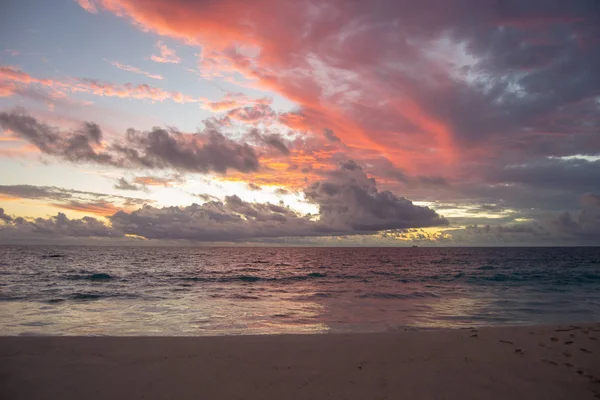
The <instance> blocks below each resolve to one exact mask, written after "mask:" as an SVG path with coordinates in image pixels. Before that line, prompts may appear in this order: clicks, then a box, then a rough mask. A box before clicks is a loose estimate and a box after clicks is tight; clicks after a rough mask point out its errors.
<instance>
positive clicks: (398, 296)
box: [358, 292, 440, 300]
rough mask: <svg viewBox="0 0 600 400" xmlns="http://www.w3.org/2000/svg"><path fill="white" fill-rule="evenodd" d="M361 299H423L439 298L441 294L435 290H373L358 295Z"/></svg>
mask: <svg viewBox="0 0 600 400" xmlns="http://www.w3.org/2000/svg"><path fill="white" fill-rule="evenodd" d="M358 297H359V298H361V299H398V300H408V299H422V298H427V297H431V298H438V297H440V295H439V294H437V293H433V292H412V293H389V292H372V293H364V294H361V295H360V296H358Z"/></svg>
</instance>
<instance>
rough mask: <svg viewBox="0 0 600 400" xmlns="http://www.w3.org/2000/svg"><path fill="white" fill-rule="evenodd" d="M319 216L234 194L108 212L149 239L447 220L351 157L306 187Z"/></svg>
mask: <svg viewBox="0 0 600 400" xmlns="http://www.w3.org/2000/svg"><path fill="white" fill-rule="evenodd" d="M305 194H306V197H307V199H308V200H309V201H311V202H314V203H315V204H317V205H318V206H319V214H318V215H299V214H298V213H296V212H295V211H293V210H292V209H290V208H288V207H285V206H282V205H277V204H271V203H249V202H246V201H243V200H242V199H240V198H239V197H238V196H227V197H226V198H225V200H224V201H219V200H216V199H211V198H206V199H205V200H207V201H206V203H204V204H202V205H198V204H193V205H191V206H188V207H165V208H158V207H152V206H144V207H143V208H141V209H139V210H136V211H132V212H118V213H116V214H115V215H113V216H111V217H110V220H111V222H112V225H113V227H114V228H116V229H119V230H121V231H123V232H125V233H127V234H134V235H138V236H143V237H147V238H154V239H187V240H199V241H210V240H213V241H239V240H248V239H252V238H274V237H304V236H330V235H356V234H364V233H373V232H377V231H380V230H385V229H407V228H417V227H426V226H437V225H446V224H447V223H448V222H447V221H446V220H445V219H444V218H443V217H440V216H439V215H437V214H436V213H435V212H434V211H433V210H431V209H429V208H427V207H420V206H416V205H414V204H412V202H410V201H409V200H407V199H405V198H402V197H398V196H396V195H394V194H392V193H391V192H379V191H378V190H377V187H376V184H375V181H374V180H372V179H369V178H368V177H367V176H366V174H365V173H364V171H363V170H362V168H361V167H360V166H358V165H357V164H356V163H354V162H353V161H348V162H346V163H343V164H341V166H340V169H339V170H337V171H336V172H335V173H332V174H331V175H330V177H329V178H328V179H327V180H324V181H322V182H318V183H315V184H313V185H311V186H310V187H308V188H307V189H306V192H305Z"/></svg>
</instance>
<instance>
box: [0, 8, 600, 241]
mask: <svg viewBox="0 0 600 400" xmlns="http://www.w3.org/2000/svg"><path fill="white" fill-rule="evenodd" d="M1 8H2V12H0V243H81V244H123V245H159V244H185V245H190V244H191V245H214V244H224V245H232V244H233V245H290V246H292V245H300V246H411V245H419V246H556V245H559V246H560V245H565V246H577V245H586V246H587V245H600V72H599V71H600V3H599V2H598V1H597V0H574V1H568V2H566V1H558V0H530V1H527V2H523V1H516V0H504V1H491V0H490V1H481V0H443V1H442V0H421V1H419V2H415V1H412V0H410V1H409V0H372V1H368V2H367V1H347V0H319V1H315V0H293V1H292V0H256V1H252V2H247V1H242V0H218V1H214V0H198V1H192V0H53V1H45V0H8V1H5V2H3V3H2V6H1Z"/></svg>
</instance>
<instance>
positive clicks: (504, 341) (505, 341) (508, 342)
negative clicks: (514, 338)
mask: <svg viewBox="0 0 600 400" xmlns="http://www.w3.org/2000/svg"><path fill="white" fill-rule="evenodd" d="M500 343H506V344H514V343H513V342H511V341H510V340H502V339H500Z"/></svg>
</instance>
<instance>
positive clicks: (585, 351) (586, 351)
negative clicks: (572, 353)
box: [579, 348, 593, 353]
mask: <svg viewBox="0 0 600 400" xmlns="http://www.w3.org/2000/svg"><path fill="white" fill-rule="evenodd" d="M579 350H581V351H583V352H584V353H593V352H592V351H591V350H588V349H583V348H582V349H579Z"/></svg>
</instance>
